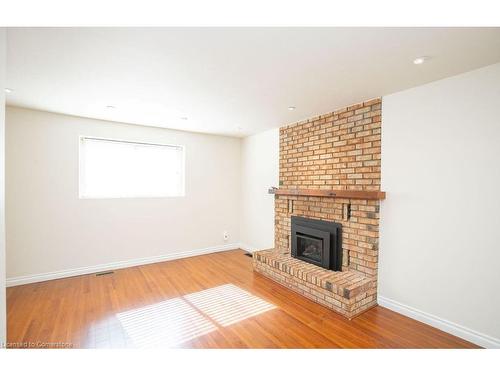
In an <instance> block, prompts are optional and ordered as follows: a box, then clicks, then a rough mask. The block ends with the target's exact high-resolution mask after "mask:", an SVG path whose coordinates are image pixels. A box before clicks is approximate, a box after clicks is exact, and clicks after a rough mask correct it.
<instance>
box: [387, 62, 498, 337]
mask: <svg viewBox="0 0 500 375" xmlns="http://www.w3.org/2000/svg"><path fill="white" fill-rule="evenodd" d="M382 105H383V107H382V113H383V115H382V121H383V124H382V189H383V190H385V191H387V199H386V200H385V201H384V202H383V204H382V206H381V214H380V216H381V222H380V264H379V265H380V270H379V302H380V303H381V304H382V305H385V306H388V307H390V308H393V309H396V310H398V311H401V312H403V313H405V314H407V315H410V316H414V317H416V318H417V319H420V320H423V321H426V322H428V323H430V324H433V325H435V326H437V327H439V328H441V329H444V330H447V331H449V332H452V333H454V334H456V335H460V336H462V337H464V338H466V339H469V340H471V341H475V342H476V343H479V344H480V345H485V346H489V347H492V346H497V347H498V346H500V323H499V318H500V297H499V291H500V197H499V195H498V194H499V192H500V116H499V110H500V64H496V65H492V66H489V67H486V68H483V69H479V70H475V71H472V72H469V73H466V74H462V75H458V76H455V77H451V78H448V79H444V80H440V81H436V82H433V83H430V84H427V85H424V86H420V87H416V88H414V89H410V90H406V91H402V92H399V93H396V94H392V95H388V96H385V97H384V98H383V104H382ZM488 336H489V337H488Z"/></svg>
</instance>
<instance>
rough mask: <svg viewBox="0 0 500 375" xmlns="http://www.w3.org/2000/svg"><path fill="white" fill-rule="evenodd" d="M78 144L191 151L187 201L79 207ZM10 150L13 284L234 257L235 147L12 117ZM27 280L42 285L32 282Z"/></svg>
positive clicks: (86, 202) (204, 138) (148, 131)
mask: <svg viewBox="0 0 500 375" xmlns="http://www.w3.org/2000/svg"><path fill="white" fill-rule="evenodd" d="M80 135H87V136H96V137H104V138H106V137H108V138H117V139H126V140H133V141H143V142H155V143H162V142H164V143H168V144H181V145H185V151H186V196H185V197H183V198H145V199H141V198H139V199H79V198H78V146H79V136H80ZM6 141H7V142H6V147H7V149H6V167H7V169H6V180H7V185H6V189H7V190H6V204H7V218H6V222H7V278H8V279H9V284H12V285H13V284H16V283H23V282H27V281H37V280H40V279H46V278H51V277H53V276H54V275H52V274H49V275H43V274H45V273H51V272H59V271H63V270H74V269H77V268H80V267H91V268H86V269H84V270H83V271H82V270H79V271H78V270H77V271H78V272H76V271H75V272H76V273H81V272H85V271H90V272H93V271H95V269H99V267H97V268H92V267H93V266H97V265H102V264H104V265H106V264H109V263H112V265H111V266H110V267H112V268H115V267H116V266H117V264H116V263H115V262H121V261H127V260H134V259H139V258H140V259H143V258H147V259H146V261H148V260H163V259H169V257H172V256H174V255H175V254H177V253H184V254H191V251H197V250H199V249H207V248H209V249H208V250H220V249H228V248H236V247H237V245H236V244H237V242H238V241H239V211H238V209H239V202H240V199H239V194H240V193H239V189H240V143H241V142H240V140H239V139H237V138H230V137H222V136H213V135H205V134H196V133H188V132H181V131H172V130H167V129H160V128H152V127H144V126H135V125H127V124H119V123H112V122H106V121H98V120H92V119H85V118H78V117H71V116H64V115H59V114H53V113H47V112H41V111H34V110H27V109H21V108H15V107H7V118H6ZM225 230H227V231H228V232H229V235H230V238H229V240H228V241H227V242H224V240H223V232H224V231H225ZM186 252H187V253H186ZM156 256H159V257H160V258H159V259H158V258H151V257H156ZM120 264H121V265H123V266H127V265H130V263H126V262H125V263H123V264H122V263H120ZM101 268H102V267H101ZM40 274H42V275H40ZM69 274H72V273H71V272H70V273H69ZM30 275H38V276H35V277H32V278H29V277H28V278H26V276H30ZM55 276H61V273H58V274H57V275H55ZM11 278H12V279H11Z"/></svg>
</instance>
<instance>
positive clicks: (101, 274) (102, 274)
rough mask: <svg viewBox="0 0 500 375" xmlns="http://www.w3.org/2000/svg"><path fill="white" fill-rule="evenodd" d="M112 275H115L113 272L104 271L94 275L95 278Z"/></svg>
mask: <svg viewBox="0 0 500 375" xmlns="http://www.w3.org/2000/svg"><path fill="white" fill-rule="evenodd" d="M112 273H115V271H104V272H98V273H96V274H95V275H96V276H104V275H110V274H112Z"/></svg>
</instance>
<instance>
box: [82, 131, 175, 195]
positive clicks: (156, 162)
mask: <svg viewBox="0 0 500 375" xmlns="http://www.w3.org/2000/svg"><path fill="white" fill-rule="evenodd" d="M183 195H184V148H183V147H182V146H169V145H159V144H149V143H139V142H126V141H116V140H111V139H99V138H89V137H81V138H80V198H137V197H179V196H183Z"/></svg>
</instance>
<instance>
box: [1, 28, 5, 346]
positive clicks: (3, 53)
mask: <svg viewBox="0 0 500 375" xmlns="http://www.w3.org/2000/svg"><path fill="white" fill-rule="evenodd" d="M6 38H7V32H6V29H5V28H0V348H2V343H4V342H6V337H7V328H6V301H5V121H4V120H5V92H4V88H5V65H6V56H5V49H6Z"/></svg>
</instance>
